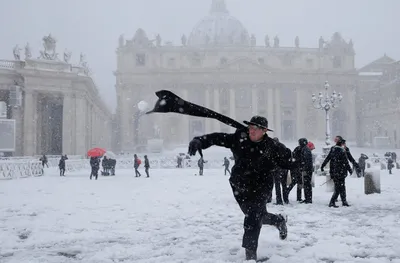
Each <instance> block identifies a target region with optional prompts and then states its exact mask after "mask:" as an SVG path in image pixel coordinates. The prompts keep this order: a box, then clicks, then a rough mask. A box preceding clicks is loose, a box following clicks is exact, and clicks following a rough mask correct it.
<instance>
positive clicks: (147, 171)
mask: <svg viewBox="0 0 400 263" xmlns="http://www.w3.org/2000/svg"><path fill="white" fill-rule="evenodd" d="M149 168H150V162H149V159H148V158H147V155H145V156H144V171H145V172H146V174H147V177H150V175H149Z"/></svg>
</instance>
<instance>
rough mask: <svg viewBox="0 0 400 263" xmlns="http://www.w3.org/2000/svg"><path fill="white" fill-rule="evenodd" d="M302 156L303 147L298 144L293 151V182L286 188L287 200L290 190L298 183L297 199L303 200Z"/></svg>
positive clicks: (291, 172)
mask: <svg viewBox="0 0 400 263" xmlns="http://www.w3.org/2000/svg"><path fill="white" fill-rule="evenodd" d="M300 158H301V148H300V146H297V147H296V148H294V150H293V153H292V161H293V164H292V167H291V169H290V175H291V177H292V182H291V183H290V185H289V186H288V187H287V190H286V196H284V197H283V198H284V199H285V200H288V201H289V194H290V191H292V189H293V187H295V185H297V191H296V201H297V202H303V200H302V199H301V192H302V191H301V189H303V177H302V176H301V171H300Z"/></svg>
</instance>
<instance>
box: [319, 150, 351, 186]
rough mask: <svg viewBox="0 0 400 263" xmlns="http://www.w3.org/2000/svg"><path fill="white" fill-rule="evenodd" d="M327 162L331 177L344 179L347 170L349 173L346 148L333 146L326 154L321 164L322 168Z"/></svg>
mask: <svg viewBox="0 0 400 263" xmlns="http://www.w3.org/2000/svg"><path fill="white" fill-rule="evenodd" d="M328 162H330V164H329V173H330V175H331V177H332V178H333V179H344V178H345V177H346V176H347V172H349V173H351V172H352V170H351V167H350V164H349V161H348V160H347V155H346V150H345V149H343V148H342V147H340V146H333V147H332V148H331V151H330V152H329V154H328V156H327V157H326V158H325V160H324V162H323V163H322V165H321V169H323V168H324V167H325V166H326V165H327V163H328Z"/></svg>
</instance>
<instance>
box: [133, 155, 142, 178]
mask: <svg viewBox="0 0 400 263" xmlns="http://www.w3.org/2000/svg"><path fill="white" fill-rule="evenodd" d="M140 164H141V161H140V159H139V158H138V157H137V155H136V154H134V155H133V168H134V169H135V177H140V176H142V175H141V174H140V172H139V170H138V169H139V166H140Z"/></svg>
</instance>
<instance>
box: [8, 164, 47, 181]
mask: <svg viewBox="0 0 400 263" xmlns="http://www.w3.org/2000/svg"><path fill="white" fill-rule="evenodd" d="M42 175H43V167H42V163H41V162H40V161H34V160H12V161H10V160H7V161H0V179H15V178H25V177H31V176H42Z"/></svg>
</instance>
